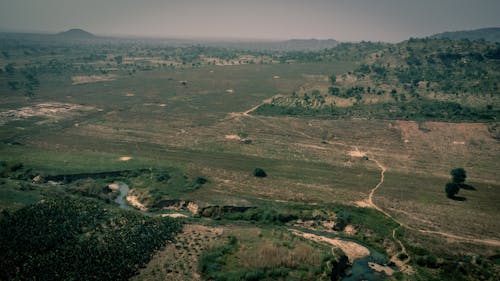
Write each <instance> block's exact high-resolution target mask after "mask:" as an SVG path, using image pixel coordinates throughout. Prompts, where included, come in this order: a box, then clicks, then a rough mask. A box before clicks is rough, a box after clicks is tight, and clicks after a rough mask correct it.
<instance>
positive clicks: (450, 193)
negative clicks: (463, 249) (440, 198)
mask: <svg viewBox="0 0 500 281" xmlns="http://www.w3.org/2000/svg"><path fill="white" fill-rule="evenodd" d="M444 190H445V192H446V197H448V198H453V197H455V195H457V193H458V191H460V185H458V184H457V183H454V182H449V183H447V184H446V187H445V189H444Z"/></svg>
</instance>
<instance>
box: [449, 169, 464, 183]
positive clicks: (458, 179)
mask: <svg viewBox="0 0 500 281" xmlns="http://www.w3.org/2000/svg"><path fill="white" fill-rule="evenodd" d="M450 175H451V177H452V180H453V182H454V183H457V184H463V183H464V182H465V179H466V178H467V174H466V173H465V170H464V169H463V168H455V169H453V170H451V172H450Z"/></svg>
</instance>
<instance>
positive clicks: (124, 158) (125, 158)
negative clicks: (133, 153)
mask: <svg viewBox="0 0 500 281" xmlns="http://www.w3.org/2000/svg"><path fill="white" fill-rule="evenodd" d="M118 160H119V161H130V160H132V157H130V156H122V157H120V158H118Z"/></svg>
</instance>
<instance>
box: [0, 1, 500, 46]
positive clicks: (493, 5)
mask: <svg viewBox="0 0 500 281" xmlns="http://www.w3.org/2000/svg"><path fill="white" fill-rule="evenodd" d="M0 7H1V8H0V30H1V31H16V32H19V31H23V32H50V33H55V32H60V31H63V30H67V29H70V28H75V27H78V28H83V29H85V30H87V31H89V32H92V33H94V34H98V35H120V36H141V37H181V38H186V37H190V38H192V37H197V38H200V37H203V38H211V39H227V38H233V39H292V38H318V39H327V38H333V39H336V40H340V41H361V40H370V41H391V42H394V41H401V40H405V39H408V38H409V37H425V36H429V35H432V34H435V33H439V32H443V31H455V30H470V29H476V28H482V27H492V26H500V17H498V11H499V10H500V2H499V1H495V0H480V1H471V0H441V1H432V0H423V1H399V0H382V1H367V0H355V1H326V0H312V1H297V0H291V1H290V0H271V1H265V0H254V1H247V0H245V1H243V0H213V1H198V0H182V1H181V0H169V1H156V0H145V1H131V0H105V1H101V0H87V1H78V0H39V1H31V0H16V1H9V0H0Z"/></svg>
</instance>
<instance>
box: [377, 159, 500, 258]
mask: <svg viewBox="0 0 500 281" xmlns="http://www.w3.org/2000/svg"><path fill="white" fill-rule="evenodd" d="M370 160H371V161H373V162H374V163H375V164H376V165H377V166H378V167H379V168H380V181H379V183H378V184H377V185H376V186H375V187H374V188H372V189H371V190H370V194H369V195H368V204H369V205H370V206H371V207H373V208H374V209H376V210H377V211H379V212H381V213H382V214H384V215H385V216H386V217H388V218H390V219H391V220H393V221H394V222H396V223H397V224H399V226H401V227H404V228H407V229H410V230H413V231H417V232H420V233H423V234H432V235H439V236H443V237H446V238H451V239H455V240H461V241H464V242H471V243H478V244H485V245H490V246H495V247H500V241H498V240H495V239H479V238H472V237H465V236H460V235H456V234H452V233H448V232H442V231H434V230H426V229H420V228H416V227H413V226H410V225H408V224H405V223H403V222H401V221H399V220H397V219H396V218H394V217H393V216H392V215H390V214H389V213H388V212H386V211H384V210H383V209H382V208H381V207H379V206H377V204H375V202H373V197H374V196H375V192H376V191H377V189H379V187H380V186H381V185H382V184H383V183H384V178H385V172H386V171H387V168H386V167H385V166H384V165H382V164H381V163H380V162H379V161H377V160H376V159H374V158H372V157H370ZM392 236H393V238H394V239H396V241H397V242H398V244H400V246H402V252H403V253H405V254H406V255H408V254H407V252H406V249H405V248H404V246H403V244H402V243H401V241H399V240H398V239H397V238H396V237H395V236H396V229H394V230H393V232H392Z"/></svg>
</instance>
